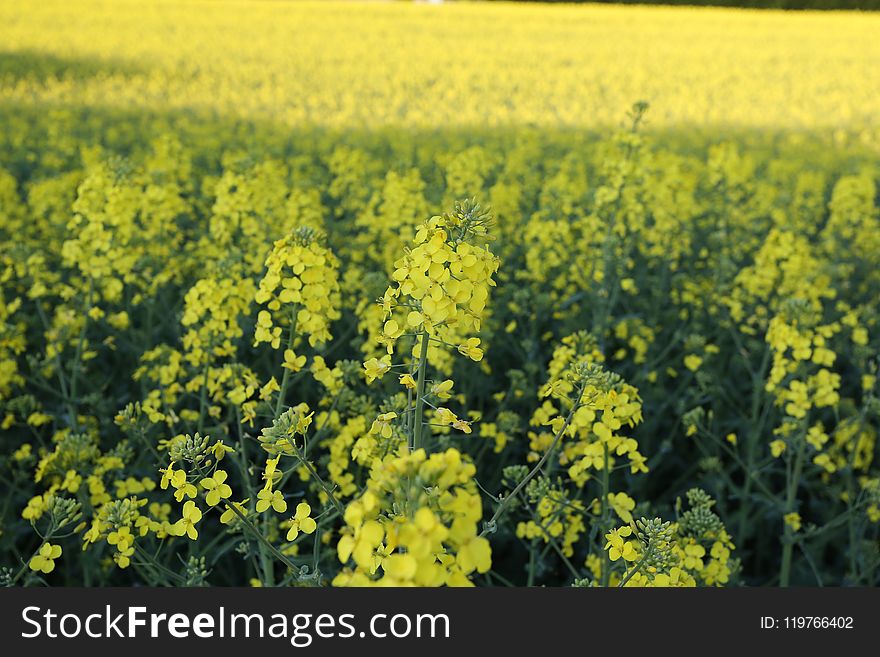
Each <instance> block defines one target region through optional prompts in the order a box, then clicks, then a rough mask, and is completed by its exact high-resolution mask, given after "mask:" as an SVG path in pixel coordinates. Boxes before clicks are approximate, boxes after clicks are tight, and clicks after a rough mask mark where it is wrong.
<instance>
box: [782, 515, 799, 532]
mask: <svg viewBox="0 0 880 657" xmlns="http://www.w3.org/2000/svg"><path fill="white" fill-rule="evenodd" d="M783 520H785V524H786V525H788V526H789V527H791V530H792V531H793V532H799V531H800V530H801V514H799V513H795V512H792V513H786V514H785V517H784V518H783Z"/></svg>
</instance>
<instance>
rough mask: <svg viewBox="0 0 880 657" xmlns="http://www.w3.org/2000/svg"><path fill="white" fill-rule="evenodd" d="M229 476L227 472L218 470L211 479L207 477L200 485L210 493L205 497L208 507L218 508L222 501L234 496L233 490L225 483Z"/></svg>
mask: <svg viewBox="0 0 880 657" xmlns="http://www.w3.org/2000/svg"><path fill="white" fill-rule="evenodd" d="M228 476H229V475H227V474H226V471H225V470H217V472H215V473H214V475H213V476H211V477H205V478H204V479H202V480H201V481H200V482H199V483H200V484H201V486H202V488H204V489H205V490H206V491H208V494H207V495H205V502H207V504H208V506H217V505H218V504H219V503H220V500H225V499H227V498H229V497H231V496H232V488H230V487H229V484H227V483H225V482H226V479H227V477H228Z"/></svg>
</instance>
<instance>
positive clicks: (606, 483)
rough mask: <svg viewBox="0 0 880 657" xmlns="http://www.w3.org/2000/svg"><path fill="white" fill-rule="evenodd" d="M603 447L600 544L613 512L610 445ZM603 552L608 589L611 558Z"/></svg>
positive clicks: (604, 585)
mask: <svg viewBox="0 0 880 657" xmlns="http://www.w3.org/2000/svg"><path fill="white" fill-rule="evenodd" d="M602 447H603V452H604V465H603V466H602V497H601V499H600V500H599V501H600V503H601V509H602V513H601V517H600V520H599V524H600V525H601V527H602V529H601V530H600V532H599V533H600V543H601V536H604V534H605V532H606V531H608V530H610V529H611V527H610V525H611V518H610V513H609V512H610V510H611V505H610V504H608V493H609V490H608V489H609V488H610V486H611V482H610V477H611V473H610V471H609V470H610V465H611V464H610V463H609V458H608V457H609V454H608V443H604V444H603V446H602ZM602 552H603V554H604V562H603V564H602V586H603V587H607V586H608V583H609V581H610V579H611V557H610V556H609V555H608V551H607V550H603V551H602ZM630 577H632V575H630Z"/></svg>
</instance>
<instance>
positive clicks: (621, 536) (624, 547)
mask: <svg viewBox="0 0 880 657" xmlns="http://www.w3.org/2000/svg"><path fill="white" fill-rule="evenodd" d="M631 535H632V528H631V527H629V526H624V527H620V528H619V529H612V530H611V531H610V532H608V533H607V534H605V539H606V540H607V541H608V542H607V543H606V544H605V549H606V550H608V558H609V559H611V561H617V560H618V559H620V558H621V557H623V559H624V560H625V561H635V560H636V559H638V556H639V554H638V552H637V551H636V548H635V545H634V544H633V542H632V541H627V540H625V538H626V537H627V536H631Z"/></svg>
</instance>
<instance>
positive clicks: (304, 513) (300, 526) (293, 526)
mask: <svg viewBox="0 0 880 657" xmlns="http://www.w3.org/2000/svg"><path fill="white" fill-rule="evenodd" d="M311 512H312V507H310V506H309V505H308V503H307V502H300V503H299V504H297V505H296V513H295V514H294V516H293V518H291V519H290V529H288V530H287V540H288V541H292V540H294V539H295V538H296V537H297V535H298V534H299V533H300V532H303V533H305V534H311V533H312V532H314V531H315V529H317V527H318V523H316V522H315V520H314V518H310V517H309V514H310V513H311Z"/></svg>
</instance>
